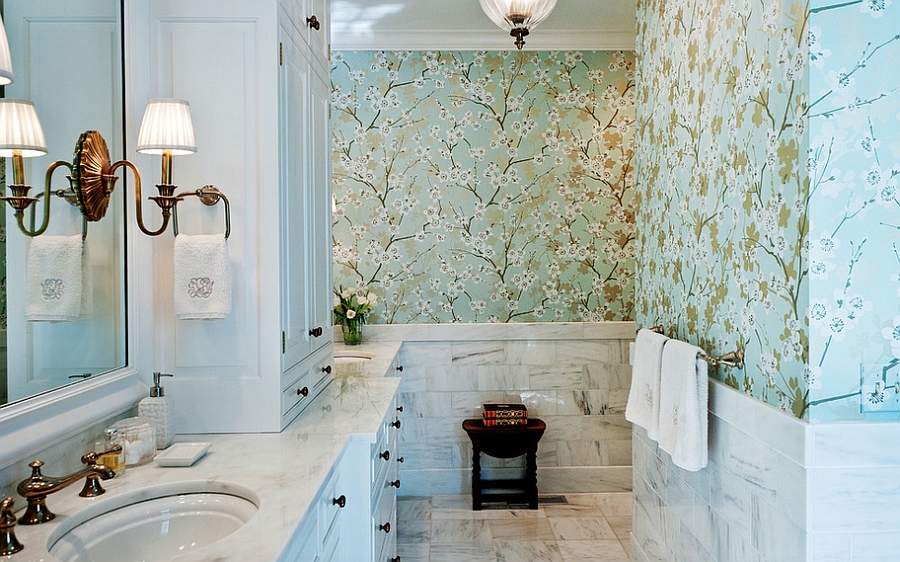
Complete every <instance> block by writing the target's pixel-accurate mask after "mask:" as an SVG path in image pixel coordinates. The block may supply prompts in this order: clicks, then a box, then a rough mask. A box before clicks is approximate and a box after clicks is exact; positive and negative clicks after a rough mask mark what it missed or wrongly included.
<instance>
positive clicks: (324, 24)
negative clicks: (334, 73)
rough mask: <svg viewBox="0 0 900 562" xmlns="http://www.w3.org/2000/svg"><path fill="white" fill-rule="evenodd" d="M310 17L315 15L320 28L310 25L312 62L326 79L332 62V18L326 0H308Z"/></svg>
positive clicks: (309, 38)
mask: <svg viewBox="0 0 900 562" xmlns="http://www.w3.org/2000/svg"><path fill="white" fill-rule="evenodd" d="M306 9H307V11H308V12H309V16H308V17H310V18H311V17H312V16H315V17H316V21H317V22H318V24H319V25H318V27H319V28H318V29H315V28H314V27H308V35H307V37H308V41H309V47H310V51H311V52H312V55H311V62H312V63H313V64H314V66H315V70H316V72H318V73H319V74H321V75H322V76H323V77H325V78H326V79H327V78H328V74H329V71H330V63H329V61H328V59H329V55H330V54H331V53H330V50H331V47H330V42H331V40H330V39H329V37H331V18H330V17H329V14H328V10H327V9H326V1H325V0H307V7H306Z"/></svg>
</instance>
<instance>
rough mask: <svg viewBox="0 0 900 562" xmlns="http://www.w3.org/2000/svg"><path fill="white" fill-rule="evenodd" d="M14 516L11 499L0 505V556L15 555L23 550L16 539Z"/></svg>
mask: <svg viewBox="0 0 900 562" xmlns="http://www.w3.org/2000/svg"><path fill="white" fill-rule="evenodd" d="M15 527H16V516H15V515H13V499H12V498H6V499H5V500H3V502H2V503H0V556H8V555H10V554H15V553H17V552H19V551H20V550H22V549H23V548H25V547H24V546H23V545H22V543H20V542H19V541H18V540H17V539H16V533H15Z"/></svg>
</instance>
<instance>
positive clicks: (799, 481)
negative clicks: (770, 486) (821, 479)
mask: <svg viewBox="0 0 900 562" xmlns="http://www.w3.org/2000/svg"><path fill="white" fill-rule="evenodd" d="M777 472H778V484H777V490H778V492H777V494H776V497H775V507H777V508H778V510H779V511H781V512H782V513H784V514H785V515H786V516H787V517H788V518H789V519H790V520H791V521H792V522H793V523H794V524H795V525H798V526H799V527H801V528H805V527H806V522H807V510H806V503H807V490H806V481H807V474H806V469H805V468H803V467H802V466H800V465H798V464H797V463H795V462H794V461H792V460H791V459H788V458H786V457H784V456H781V455H779V456H778V466H777Z"/></svg>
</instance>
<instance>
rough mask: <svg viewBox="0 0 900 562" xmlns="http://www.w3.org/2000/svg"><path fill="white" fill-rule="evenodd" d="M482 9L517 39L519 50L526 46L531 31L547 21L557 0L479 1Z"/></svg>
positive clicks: (516, 43)
mask: <svg viewBox="0 0 900 562" xmlns="http://www.w3.org/2000/svg"><path fill="white" fill-rule="evenodd" d="M479 2H481V9H482V10H484V13H485V14H487V16H488V17H489V18H491V21H492V22H494V23H495V24H497V26H499V27H500V28H501V29H505V30H507V31H509V34H510V35H511V36H513V37H515V38H516V41H515V45H516V47H517V48H518V49H519V50H522V47H523V46H525V36H527V35H528V32H529V30H531V29H534V28H535V27H537V26H538V25H539V24H540V23H541V22H542V21H544V20H545V19H547V16H549V15H550V12H552V11H553V8H554V7H555V6H556V0H479Z"/></svg>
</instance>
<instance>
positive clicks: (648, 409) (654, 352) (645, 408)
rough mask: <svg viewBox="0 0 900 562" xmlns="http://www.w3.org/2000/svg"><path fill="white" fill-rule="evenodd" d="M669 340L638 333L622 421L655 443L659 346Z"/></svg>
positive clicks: (660, 349) (659, 364)
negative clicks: (629, 423) (640, 429)
mask: <svg viewBox="0 0 900 562" xmlns="http://www.w3.org/2000/svg"><path fill="white" fill-rule="evenodd" d="M668 340H669V338H667V337H666V336H664V335H662V334H657V333H656V332H653V331H651V330H640V331H639V332H638V335H637V338H636V340H635V342H634V365H633V366H632V369H631V390H630V391H629V392H628V405H627V406H626V407H625V419H627V420H628V421H630V422H632V423H636V424H638V425H639V426H641V427H643V428H644V429H646V430H647V435H649V436H650V439H656V438H657V436H658V430H659V377H660V369H661V367H662V354H663V346H664V345H665V343H666V342H667V341H668Z"/></svg>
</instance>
